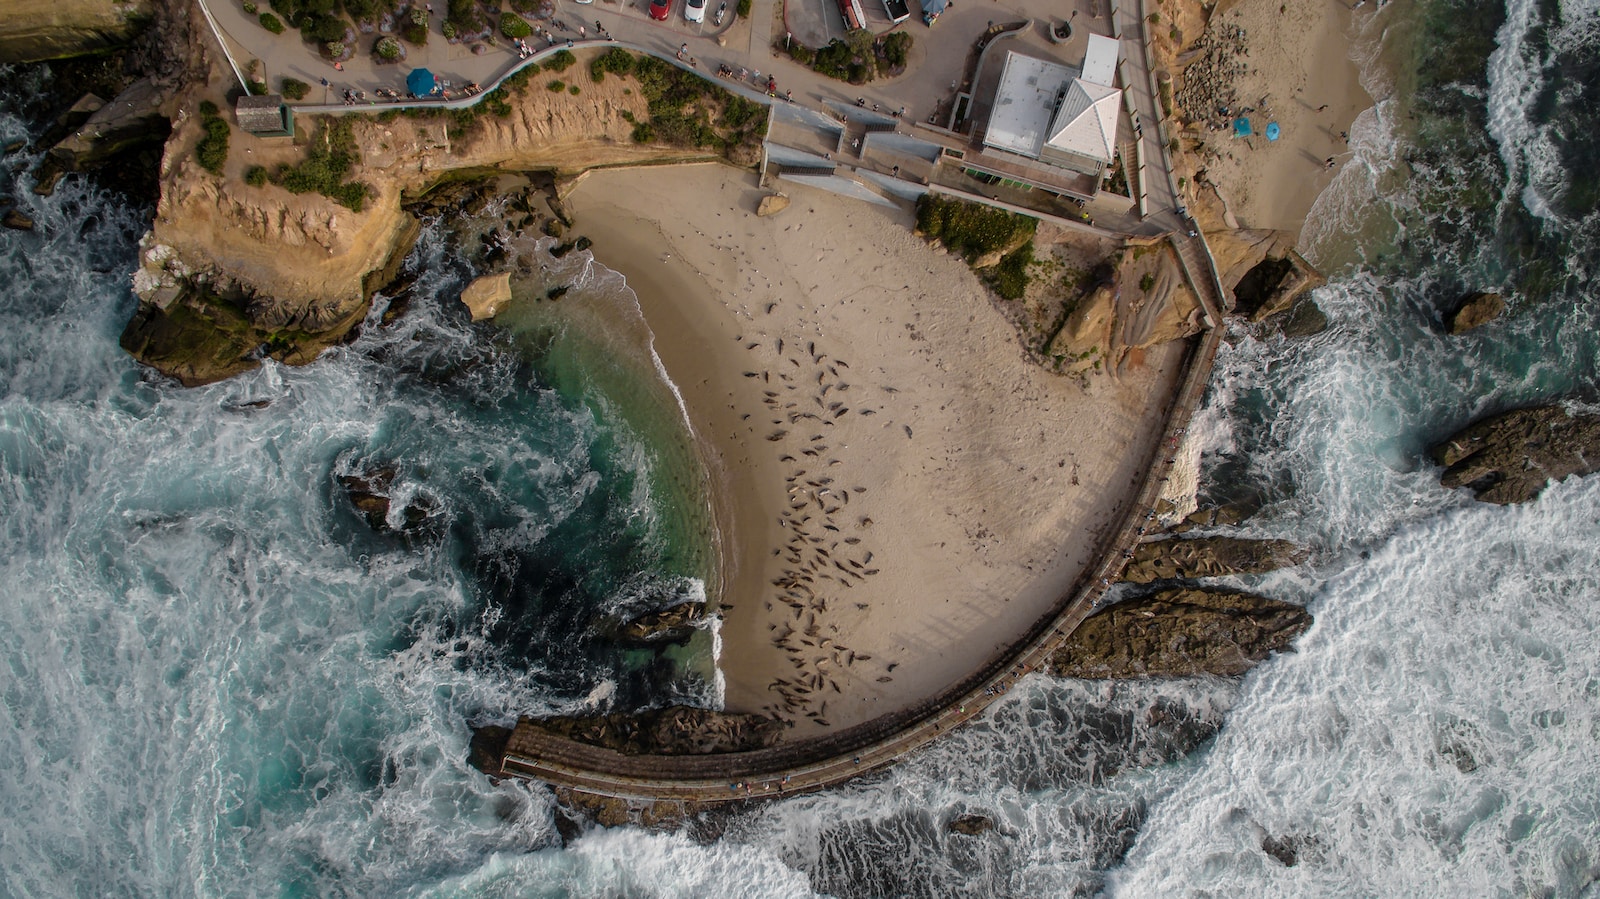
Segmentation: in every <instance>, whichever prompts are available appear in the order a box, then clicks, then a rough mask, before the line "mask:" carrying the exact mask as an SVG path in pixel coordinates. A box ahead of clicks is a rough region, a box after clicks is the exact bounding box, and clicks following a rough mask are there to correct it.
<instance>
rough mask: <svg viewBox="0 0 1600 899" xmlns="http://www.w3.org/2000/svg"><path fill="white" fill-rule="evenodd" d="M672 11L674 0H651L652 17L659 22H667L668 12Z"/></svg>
mask: <svg viewBox="0 0 1600 899" xmlns="http://www.w3.org/2000/svg"><path fill="white" fill-rule="evenodd" d="M670 12H672V0H650V18H652V19H655V20H656V21H657V22H665V21H666V20H667V13H670Z"/></svg>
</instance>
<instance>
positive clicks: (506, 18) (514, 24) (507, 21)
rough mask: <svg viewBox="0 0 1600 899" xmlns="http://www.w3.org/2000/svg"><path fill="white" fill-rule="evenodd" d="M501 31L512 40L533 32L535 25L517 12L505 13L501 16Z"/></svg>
mask: <svg viewBox="0 0 1600 899" xmlns="http://www.w3.org/2000/svg"><path fill="white" fill-rule="evenodd" d="M500 33H501V34H503V35H505V36H506V37H508V38H511V39H512V40H517V39H518V38H524V37H527V36H528V35H530V34H533V26H532V25H529V24H528V20H527V19H524V18H523V17H521V16H519V15H517V14H516V13H510V12H508V13H504V14H502V15H501V16H500Z"/></svg>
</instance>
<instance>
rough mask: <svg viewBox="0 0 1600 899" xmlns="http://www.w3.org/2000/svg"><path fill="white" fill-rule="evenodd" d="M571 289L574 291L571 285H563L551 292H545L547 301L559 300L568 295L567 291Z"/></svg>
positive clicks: (552, 289) (550, 290)
mask: <svg viewBox="0 0 1600 899" xmlns="http://www.w3.org/2000/svg"><path fill="white" fill-rule="evenodd" d="M571 289H572V285H570V284H562V285H559V286H557V287H552V288H550V289H549V290H547V291H545V292H544V298H545V299H547V300H559V299H561V298H562V297H564V296H566V295H567V291H569V290H571Z"/></svg>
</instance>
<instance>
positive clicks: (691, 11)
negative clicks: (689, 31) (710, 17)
mask: <svg viewBox="0 0 1600 899" xmlns="http://www.w3.org/2000/svg"><path fill="white" fill-rule="evenodd" d="M683 20H684V21H685V22H704V21H705V20H706V0H684V2H683Z"/></svg>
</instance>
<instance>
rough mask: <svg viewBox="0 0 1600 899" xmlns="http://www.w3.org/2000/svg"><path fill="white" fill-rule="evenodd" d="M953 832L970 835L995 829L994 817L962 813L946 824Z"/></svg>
mask: <svg viewBox="0 0 1600 899" xmlns="http://www.w3.org/2000/svg"><path fill="white" fill-rule="evenodd" d="M945 829H946V830H948V831H950V832H951V833H964V834H966V835H967V836H969V837H975V836H977V835H979V834H984V833H988V832H989V831H991V830H994V819H993V818H990V817H988V816H987V815H972V814H968V815H962V816H960V817H958V818H955V819H954V820H952V821H951V822H950V823H949V824H946V825H945Z"/></svg>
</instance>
